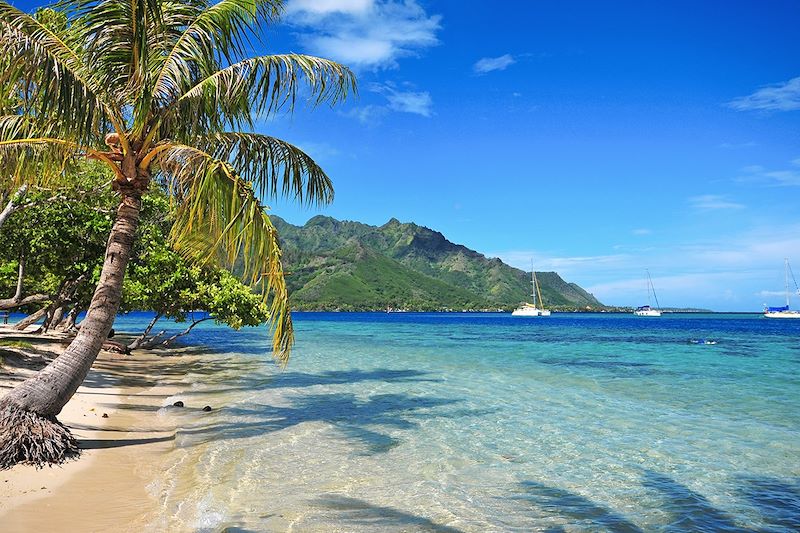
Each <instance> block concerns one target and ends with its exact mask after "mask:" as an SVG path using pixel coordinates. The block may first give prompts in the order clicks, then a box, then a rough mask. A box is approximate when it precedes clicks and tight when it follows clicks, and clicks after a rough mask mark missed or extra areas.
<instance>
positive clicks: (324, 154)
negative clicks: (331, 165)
mask: <svg viewBox="0 0 800 533" xmlns="http://www.w3.org/2000/svg"><path fill="white" fill-rule="evenodd" d="M294 144H295V145H296V146H297V147H298V148H300V149H301V150H302V151H304V152H305V153H307V154H308V155H310V156H311V157H312V158H313V159H315V160H317V161H320V160H324V159H330V158H333V157H337V156H339V155H340V154H341V152H339V150H338V149H337V148H335V147H333V146H331V145H330V144H328V143H326V142H321V143H319V142H313V141H299V142H295V143H294Z"/></svg>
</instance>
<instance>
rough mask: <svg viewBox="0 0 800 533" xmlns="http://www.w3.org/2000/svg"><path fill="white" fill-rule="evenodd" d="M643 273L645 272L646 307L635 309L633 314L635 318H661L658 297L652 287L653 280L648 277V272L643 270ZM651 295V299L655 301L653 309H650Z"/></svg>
mask: <svg viewBox="0 0 800 533" xmlns="http://www.w3.org/2000/svg"><path fill="white" fill-rule="evenodd" d="M645 272H647V305H643V306H641V307H637V308H636V309H635V310H634V311H633V314H634V315H636V316H661V309H660V307H661V306H660V305H658V296H656V288H655V287H654V286H653V279H652V278H651V277H650V271H649V270H645ZM651 293H652V294H653V299H654V300H655V301H656V308H655V309H653V308H652V307H650V304H651V303H652V302H651V301H650V294H651Z"/></svg>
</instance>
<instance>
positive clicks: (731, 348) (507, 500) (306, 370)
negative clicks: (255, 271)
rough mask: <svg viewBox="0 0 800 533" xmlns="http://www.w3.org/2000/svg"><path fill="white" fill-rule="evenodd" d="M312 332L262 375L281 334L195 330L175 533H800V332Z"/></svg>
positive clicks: (555, 328)
mask: <svg viewBox="0 0 800 533" xmlns="http://www.w3.org/2000/svg"><path fill="white" fill-rule="evenodd" d="M787 322H792V321H787ZM296 326H297V330H298V331H297V333H298V344H297V347H296V349H295V352H294V353H293V356H292V361H291V363H290V365H289V367H288V368H287V369H286V370H284V371H280V370H278V369H276V368H275V367H274V366H273V365H272V364H270V363H269V362H267V360H266V358H265V357H264V350H265V348H266V347H267V346H268V342H267V341H268V338H267V332H266V331H265V330H244V331H242V332H238V333H234V332H231V331H229V330H226V329H223V328H220V327H216V326H208V327H200V328H198V331H197V332H194V336H193V338H192V339H191V341H192V342H199V343H203V344H205V345H207V346H208V347H209V348H211V350H210V354H209V355H208V357H207V361H206V362H205V364H203V365H198V366H197V367H194V368H193V369H192V370H191V371H190V375H188V376H187V378H186V380H185V381H186V383H187V386H186V390H184V391H181V392H180V393H179V394H176V395H175V398H180V399H182V400H183V401H184V402H186V405H187V409H186V410H174V411H173V410H169V414H168V416H174V417H175V420H176V423H177V424H178V426H179V431H178V434H177V436H176V439H175V446H176V448H175V450H174V452H172V456H171V457H170V458H169V462H170V465H169V468H168V469H166V471H165V472H164V476H163V479H161V480H159V481H157V482H155V484H154V485H152V487H153V489H154V490H155V491H156V492H157V494H158V498H159V500H160V503H161V506H162V511H163V513H162V517H163V520H164V522H162V523H160V524H158V526H159V527H160V528H162V529H164V528H166V529H169V530H199V531H205V530H209V531H212V530H213V531H217V530H222V529H224V528H229V529H230V530H232V531H236V530H244V531H283V530H294V531H375V530H381V531H431V530H433V531H445V532H447V531H530V530H542V529H548V528H550V529H552V530H566V531H595V530H597V529H608V530H613V531H640V530H654V529H665V528H669V527H673V528H676V529H680V530H708V531H719V530H737V529H741V528H751V529H768V530H770V531H784V530H785V531H791V530H795V529H798V528H800V466H799V464H800V462H799V461H798V457H800V377H799V376H800V374H799V373H798V371H800V348H798V342H797V339H798V335H800V324H787V323H782V322H781V323H776V322H772V321H767V320H762V319H759V318H758V317H757V316H736V315H733V316H718V315H707V316H696V315H693V316H680V315H665V316H664V317H662V318H661V319H658V320H646V319H637V318H635V317H629V316H618V315H553V316H552V317H550V318H549V319H542V320H525V319H512V318H511V317H509V316H508V315H465V314H454V315H438V314H437V315H416V314H391V315H386V314H306V315H300V316H298V317H297V320H296ZM122 327H123V326H121V328H122ZM692 339H713V340H715V341H717V344H714V345H710V344H698V343H692V342H690V341H691V340H692ZM206 404H208V405H211V406H212V407H213V411H212V412H210V413H202V412H199V411H198V410H197V409H194V407H197V406H202V405H206ZM189 407H191V408H189Z"/></svg>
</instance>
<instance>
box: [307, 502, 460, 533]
mask: <svg viewBox="0 0 800 533" xmlns="http://www.w3.org/2000/svg"><path fill="white" fill-rule="evenodd" d="M311 504H312V505H313V506H316V507H323V508H325V509H329V510H331V511H334V512H335V513H336V514H335V516H334V517H333V519H334V520H335V521H336V522H337V524H338V523H340V522H341V523H344V524H348V525H350V527H356V526H361V527H363V528H367V529H368V530H370V531H429V532H432V533H461V530H460V529H456V528H454V527H450V526H447V525H444V524H438V523H436V522H434V521H432V520H431V519H429V518H425V517H424V516H419V515H415V514H413V513H409V512H406V511H402V510H400V509H395V508H393V507H385V506H381V505H374V504H371V503H369V502H367V501H364V500H360V499H358V498H348V497H346V496H338V495H331V496H325V497H321V498H317V499H316V500H313V501H312V502H311Z"/></svg>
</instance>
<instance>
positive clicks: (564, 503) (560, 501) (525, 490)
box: [513, 481, 643, 533]
mask: <svg viewBox="0 0 800 533" xmlns="http://www.w3.org/2000/svg"><path fill="white" fill-rule="evenodd" d="M517 492H518V493H521V494H520V495H518V496H514V497H513V498H514V499H516V500H522V501H526V502H529V503H531V504H533V505H534V506H535V507H536V508H537V509H538V510H540V511H542V512H543V513H544V514H546V515H550V516H553V515H555V516H560V517H562V518H565V519H566V520H567V521H568V522H569V523H570V524H581V525H588V526H589V528H590V529H596V530H602V531H610V532H612V533H641V532H642V531H643V530H642V529H640V528H639V527H638V526H637V525H635V524H634V523H633V522H631V521H629V520H628V519H626V518H625V517H624V516H622V515H620V514H619V513H617V512H616V511H614V510H612V509H609V508H608V507H605V506H603V505H602V504H599V503H596V502H593V501H592V500H590V499H589V498H587V497H585V496H581V495H580V494H576V493H574V492H570V491H568V490H566V489H560V488H557V487H550V486H547V485H545V484H543V483H539V482H536V481H523V482H521V483H520V484H519V487H518V489H517ZM554 531H555V530H554Z"/></svg>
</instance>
